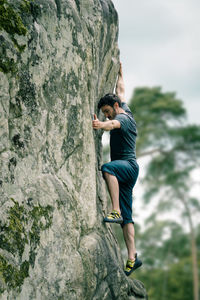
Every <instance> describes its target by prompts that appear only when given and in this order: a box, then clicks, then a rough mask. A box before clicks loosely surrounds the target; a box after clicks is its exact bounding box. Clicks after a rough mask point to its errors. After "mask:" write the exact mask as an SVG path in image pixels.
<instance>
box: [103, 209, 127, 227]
mask: <svg viewBox="0 0 200 300" xmlns="http://www.w3.org/2000/svg"><path fill="white" fill-rule="evenodd" d="M103 221H104V222H108V223H118V224H121V223H122V222H123V218H122V216H121V215H120V213H118V211H116V210H113V211H112V212H111V213H110V214H108V215H107V217H105V218H104V219H103Z"/></svg>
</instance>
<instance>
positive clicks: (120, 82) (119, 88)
mask: <svg viewBox="0 0 200 300" xmlns="http://www.w3.org/2000/svg"><path fill="white" fill-rule="evenodd" d="M115 93H116V95H117V96H118V97H119V98H120V100H121V101H122V102H126V101H125V86H124V79H123V74H122V64H121V63H120V68H119V73H118V78H117V83H116V88H115Z"/></svg>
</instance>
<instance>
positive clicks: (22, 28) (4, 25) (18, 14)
mask: <svg viewBox="0 0 200 300" xmlns="http://www.w3.org/2000/svg"><path fill="white" fill-rule="evenodd" d="M30 14H31V5H30V1H27V0H22V1H21V2H19V3H9V2H8V1H7V0H0V31H5V32H7V34H8V35H9V36H10V39H11V41H12V43H13V45H14V48H13V49H12V47H11V45H12V43H11V44H10V42H9V41H7V40H6V38H5V37H4V36H3V35H2V36H1V37H0V38H1V52H0V71H1V72H3V73H9V72H11V73H16V72H17V63H16V62H15V61H14V59H13V58H10V57H8V55H7V50H8V49H9V50H10V51H11V52H16V54H20V53H22V52H23V51H24V49H25V48H26V45H25V44H24V45H19V43H18V42H17V40H16V37H15V35H19V36H25V35H26V34H27V32H28V29H27V27H26V25H25V23H24V21H23V20H22V15H28V16H30Z"/></svg>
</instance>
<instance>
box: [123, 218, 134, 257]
mask: <svg viewBox="0 0 200 300" xmlns="http://www.w3.org/2000/svg"><path fill="white" fill-rule="evenodd" d="M123 234H124V240H125V243H126V247H127V250H128V258H129V259H131V260H134V259H135V253H136V249H135V241H134V236H135V230H134V226H133V223H128V224H125V225H124V226H123Z"/></svg>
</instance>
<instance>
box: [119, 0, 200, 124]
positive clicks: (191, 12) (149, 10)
mask: <svg viewBox="0 0 200 300" xmlns="http://www.w3.org/2000/svg"><path fill="white" fill-rule="evenodd" d="M113 3H114V6H115V8H116V10H117V12H118V16H119V49H120V53H121V54H120V59H121V61H122V64H123V71H124V79H125V87H126V98H127V99H128V100H129V99H130V97H131V95H132V92H133V89H134V87H138V86H149V87H151V86H161V87H162V90H163V91H164V92H166V91H173V92H176V95H177V97H178V98H179V99H181V100H183V101H184V103H185V107H186V109H187V111H188V117H189V121H190V123H200V117H199V114H200V83H199V81H200V1H199V0H167V1H160V0H148V1H147V0H113Z"/></svg>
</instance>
